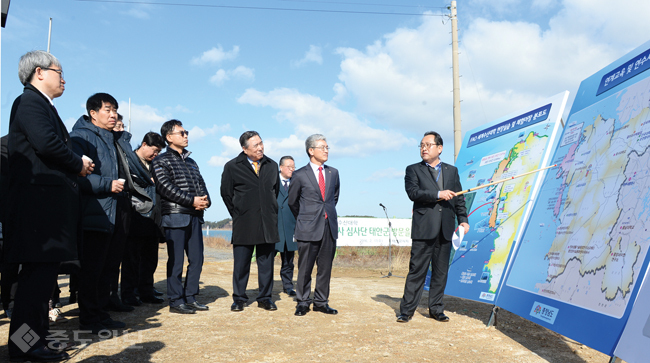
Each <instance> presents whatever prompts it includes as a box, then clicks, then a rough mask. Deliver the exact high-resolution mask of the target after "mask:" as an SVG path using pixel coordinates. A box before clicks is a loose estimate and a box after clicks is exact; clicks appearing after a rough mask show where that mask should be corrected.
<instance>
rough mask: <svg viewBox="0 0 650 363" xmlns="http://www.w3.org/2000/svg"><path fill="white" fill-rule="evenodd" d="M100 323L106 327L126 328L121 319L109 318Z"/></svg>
mask: <svg viewBox="0 0 650 363" xmlns="http://www.w3.org/2000/svg"><path fill="white" fill-rule="evenodd" d="M102 325H103V326H105V327H106V328H108V329H123V328H126V324H124V323H123V322H121V321H116V320H113V319H111V318H108V319H104V320H102Z"/></svg>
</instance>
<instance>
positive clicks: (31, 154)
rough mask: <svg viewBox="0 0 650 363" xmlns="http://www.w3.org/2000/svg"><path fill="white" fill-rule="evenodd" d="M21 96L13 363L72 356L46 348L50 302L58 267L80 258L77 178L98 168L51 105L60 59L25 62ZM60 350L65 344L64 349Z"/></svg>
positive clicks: (7, 233)
mask: <svg viewBox="0 0 650 363" xmlns="http://www.w3.org/2000/svg"><path fill="white" fill-rule="evenodd" d="M18 75H19V78H20V82H21V83H22V84H23V85H25V89H24V92H23V94H22V95H20V96H19V97H18V98H16V100H15V101H14V104H13V106H12V108H11V115H10V119H9V142H8V153H9V161H8V164H9V165H8V168H9V170H8V198H7V202H6V205H5V206H3V207H4V208H7V209H6V210H7V211H10V213H7V222H6V224H5V225H4V226H3V227H4V238H5V245H4V256H3V257H4V262H8V263H20V264H22V270H21V271H20V274H19V277H18V289H17V291H16V297H15V300H14V311H13V316H12V319H11V324H10V326H9V344H8V347H9V357H10V358H11V359H12V360H31V361H33V362H40V361H60V360H63V359H67V358H69V357H68V354H67V353H65V352H63V351H62V350H60V349H57V347H53V346H51V345H50V346H47V340H46V339H45V338H46V337H47V336H48V328H49V320H48V300H49V299H50V297H51V296H52V291H53V289H54V284H55V283H56V278H57V272H58V268H59V264H60V262H62V261H69V260H74V259H77V239H78V237H79V233H80V229H79V227H80V197H79V186H78V185H77V175H79V176H86V175H88V174H89V173H90V172H91V171H92V170H93V167H94V164H93V163H92V162H91V161H90V160H89V159H86V158H82V156H80V155H77V154H75V153H74V152H73V151H72V143H71V140H70V136H69V135H68V132H67V130H66V128H65V125H63V122H62V121H61V118H60V117H59V115H58V113H57V111H56V109H55V108H54V104H53V102H52V100H53V99H54V98H57V97H59V96H61V95H62V94H63V91H64V90H65V86H64V85H65V81H64V79H63V70H62V68H61V64H60V63H59V61H58V60H57V59H56V58H55V57H54V56H53V55H51V54H49V53H47V52H44V51H32V52H28V53H27V54H25V55H23V56H22V57H21V58H20V62H19V65H18ZM58 348H61V347H58Z"/></svg>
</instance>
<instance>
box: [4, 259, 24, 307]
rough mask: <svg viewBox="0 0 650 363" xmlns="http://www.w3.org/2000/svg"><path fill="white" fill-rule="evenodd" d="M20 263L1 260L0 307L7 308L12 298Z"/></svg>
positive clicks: (14, 292)
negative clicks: (0, 301)
mask: <svg viewBox="0 0 650 363" xmlns="http://www.w3.org/2000/svg"><path fill="white" fill-rule="evenodd" d="M19 270H20V264H18V263H8V262H3V263H2V266H1V267H0V276H1V278H2V280H1V281H0V295H2V309H3V310H7V309H8V308H9V303H11V300H13V299H14V296H15V294H16V287H17V285H18V284H17V282H18V271H19Z"/></svg>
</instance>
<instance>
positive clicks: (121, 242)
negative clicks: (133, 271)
mask: <svg viewBox="0 0 650 363" xmlns="http://www.w3.org/2000/svg"><path fill="white" fill-rule="evenodd" d="M131 211H132V209H131V201H130V200H129V199H126V198H119V199H118V200H117V214H116V216H115V230H114V232H113V235H114V238H117V240H116V241H115V243H113V244H112V245H111V250H110V251H109V254H110V256H109V260H108V263H109V266H108V268H109V270H108V274H109V276H110V281H111V294H115V296H117V289H118V287H119V286H120V285H119V283H120V264H121V263H122V259H123V257H124V249H125V246H126V239H127V237H128V235H129V229H130V226H131Z"/></svg>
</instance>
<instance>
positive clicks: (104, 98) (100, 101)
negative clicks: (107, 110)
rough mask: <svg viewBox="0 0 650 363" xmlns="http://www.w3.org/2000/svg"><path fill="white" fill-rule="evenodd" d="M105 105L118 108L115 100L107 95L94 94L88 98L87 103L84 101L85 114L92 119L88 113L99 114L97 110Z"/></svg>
mask: <svg viewBox="0 0 650 363" xmlns="http://www.w3.org/2000/svg"><path fill="white" fill-rule="evenodd" d="M105 103H108V104H110V105H113V106H115V108H118V107H119V106H118V104H117V100H116V99H115V98H114V97H113V96H111V95H109V94H108V93H95V94H94V95H92V96H90V97H88V101H86V112H88V117H89V118H92V117H90V111H95V112H99V109H100V108H102V106H103V105H104V104H105Z"/></svg>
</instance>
